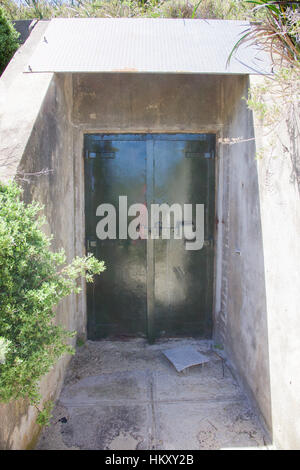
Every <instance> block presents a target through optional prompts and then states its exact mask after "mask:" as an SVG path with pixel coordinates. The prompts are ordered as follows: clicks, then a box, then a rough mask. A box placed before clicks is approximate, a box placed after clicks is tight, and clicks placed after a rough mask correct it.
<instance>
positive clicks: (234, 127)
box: [221, 77, 272, 430]
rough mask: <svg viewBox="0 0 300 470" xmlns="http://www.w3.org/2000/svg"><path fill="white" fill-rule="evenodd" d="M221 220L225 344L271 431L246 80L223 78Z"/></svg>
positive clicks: (256, 196) (262, 275)
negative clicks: (222, 195) (235, 141)
mask: <svg viewBox="0 0 300 470" xmlns="http://www.w3.org/2000/svg"><path fill="white" fill-rule="evenodd" d="M224 85H225V86H224V107H223V110H224V111H223V112H224V118H223V122H224V129H223V138H224V139H226V138H227V139H240V140H241V141H240V142H239V143H232V142H231V143H229V144H226V143H224V144H223V168H224V187H225V190H224V199H223V201H222V207H223V216H222V221H223V223H224V224H223V225H224V228H223V230H224V236H223V250H222V260H223V261H222V287H221V293H222V302H221V310H222V315H223V318H224V325H223V331H224V338H223V342H224V346H225V351H226V355H227V357H228V359H229V360H230V361H231V363H232V365H233V367H234V368H235V369H236V372H237V376H238V377H239V378H240V381H241V383H242V384H243V386H244V387H245V389H246V390H247V392H248V394H249V397H250V398H251V399H252V401H253V403H256V404H257V405H258V407H259V409H260V410H261V412H262V416H263V419H264V421H265V422H266V423H267V426H268V428H269V429H270V430H272V419H271V398H270V397H271V391H270V373H269V346H268V333H267V332H268V325H267V307H266V291H265V270H264V249H263V241H262V228H261V210H260V197H259V183H258V178H259V176H258V170H257V161H256V159H255V154H256V146H255V141H254V130H253V118H252V112H251V111H250V110H249V109H248V108H247V104H246V100H245V99H242V97H244V98H246V97H247V93H248V86H249V83H248V80H247V78H244V77H241V78H240V79H239V81H236V84H235V86H234V87H233V86H232V83H231V82H229V81H228V82H225V83H224Z"/></svg>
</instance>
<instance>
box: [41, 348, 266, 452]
mask: <svg viewBox="0 0 300 470" xmlns="http://www.w3.org/2000/svg"><path fill="white" fill-rule="evenodd" d="M181 344H182V345H186V344H191V345H193V346H195V347H196V348H197V349H198V350H199V351H200V352H203V353H206V354H208V356H209V357H210V359H211V361H210V362H209V363H207V364H206V365H204V366H196V367H193V368H190V369H189V370H188V371H187V372H186V373H181V374H179V373H177V372H176V370H175V369H174V367H173V366H172V365H171V364H170V362H169V361H168V360H167V359H166V357H165V356H164V355H163V354H162V350H164V349H166V348H172V347H174V345H176V346H179V345H181ZM265 439H266V438H265V436H264V432H263V430H262V428H261V427H260V425H259V423H258V421H257V418H256V417H255V415H254V414H253V412H252V411H251V409H250V407H249V403H248V402H247V400H246V398H245V396H244V395H243V393H242V392H241V390H240V388H239V387H238V386H237V384H236V382H235V380H234V379H233V377H232V375H231V373H230V371H229V370H228V369H227V367H226V366H225V376H224V377H223V372H222V363H221V360H220V359H219V358H218V357H217V356H216V355H215V353H213V351H212V350H211V349H210V342H209V341H194V340H169V341H166V342H160V343H158V344H156V345H152V346H150V345H148V344H147V343H146V342H145V341H144V340H131V341H129V342H109V341H101V342H90V341H88V342H87V343H86V344H85V345H84V346H83V347H81V348H78V350H77V355H76V356H75V357H74V358H73V359H72V362H71V366H70V368H69V370H68V373H67V376H66V380H65V385H64V388H63V390H62V393H61V395H60V398H59V400H58V402H57V405H56V408H55V410H54V415H53V419H52V424H51V426H50V427H49V428H45V429H44V431H43V433H42V436H41V438H40V440H39V443H38V445H37V449H68V448H69V449H112V450H122V449H125V450H126V449H128V450H131V449H221V448H232V447H236V448H241V447H242V448H249V449H251V448H265V447H266V442H265Z"/></svg>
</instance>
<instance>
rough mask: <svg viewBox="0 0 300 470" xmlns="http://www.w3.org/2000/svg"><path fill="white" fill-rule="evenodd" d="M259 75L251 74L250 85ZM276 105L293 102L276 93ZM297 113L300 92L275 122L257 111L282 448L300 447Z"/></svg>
mask: <svg viewBox="0 0 300 470" xmlns="http://www.w3.org/2000/svg"><path fill="white" fill-rule="evenodd" d="M261 80H262V79H261V77H251V81H250V83H251V86H254V85H256V84H257V83H258V82H260V81H261ZM294 98H296V97H294ZM295 102H296V99H295ZM294 104H295V103H294ZM276 105H277V106H282V107H283V109H286V110H288V109H289V108H290V105H289V102H285V101H283V102H280V100H278V97H277V98H276ZM299 116H300V113H299V96H298V103H297V105H296V108H295V110H294V114H293V113H289V112H288V111H287V112H286V114H285V113H283V119H282V121H281V123H280V125H279V126H277V127H276V128H274V127H273V126H272V125H270V126H267V125H266V123H264V122H260V121H259V119H258V117H257V116H254V117H255V121H254V124H255V127H254V131H255V140H256V145H257V148H258V150H259V151H261V150H262V151H263V157H262V158H261V159H259V160H258V161H257V168H258V175H259V195H260V206H261V229H262V240H263V250H264V251H263V253H264V278H265V293H266V306H267V324H268V330H267V339H266V337H261V338H260V343H261V344H262V343H263V342H266V341H268V345H269V371H270V401H271V409H272V429H273V439H274V442H275V443H276V444H277V446H278V447H281V448H283V449H300V400H299V397H300V369H299V364H300V334H299V333H300V315H299V306H300V269H299V259H300V192H299V191H300V136H299ZM297 121H298V122H297ZM250 354H251V352H250Z"/></svg>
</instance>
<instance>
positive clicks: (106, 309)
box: [84, 134, 215, 341]
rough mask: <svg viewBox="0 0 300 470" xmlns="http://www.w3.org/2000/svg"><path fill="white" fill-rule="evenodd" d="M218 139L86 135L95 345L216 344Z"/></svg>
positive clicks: (205, 136) (209, 136)
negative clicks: (176, 339) (109, 340)
mask: <svg viewBox="0 0 300 470" xmlns="http://www.w3.org/2000/svg"><path fill="white" fill-rule="evenodd" d="M214 153H215V135H213V134H176V135H175V134H137V135H133V134H130V135H124V134H121V135H107V134H106V135H99V134H89V135H85V139H84V155H85V218H86V246H87V251H88V252H90V253H93V254H94V255H95V256H96V257H97V258H99V259H101V260H104V261H105V264H106V266H107V270H106V271H105V272H104V273H103V274H102V275H101V277H100V278H99V279H97V280H96V281H95V283H94V284H92V285H88V286H87V309H88V337H89V339H93V340H97V339H101V338H105V337H118V336H123V335H128V336H147V337H148V339H149V340H150V341H153V340H154V339H155V338H158V337H162V336H197V337H203V338H210V337H211V329H212V303H213V265H214V213H215V209H214V200H215V195H214V193H215V159H214Z"/></svg>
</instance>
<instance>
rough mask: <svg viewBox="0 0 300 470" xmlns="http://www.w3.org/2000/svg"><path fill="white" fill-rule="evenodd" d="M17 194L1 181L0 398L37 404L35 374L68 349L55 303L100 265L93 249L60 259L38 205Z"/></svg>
mask: <svg viewBox="0 0 300 470" xmlns="http://www.w3.org/2000/svg"><path fill="white" fill-rule="evenodd" d="M20 196H21V189H20V188H19V187H18V186H17V185H16V184H15V183H10V184H9V185H3V184H1V183H0V401H2V402H8V401H10V400H12V399H18V398H20V397H23V398H28V399H29V400H30V402H31V403H32V404H34V405H37V404H38V403H39V401H40V395H39V392H38V384H39V380H40V378H41V377H42V376H43V375H44V374H46V373H47V372H48V371H49V370H50V368H51V367H52V366H53V365H54V364H55V362H56V361H57V360H58V358H59V357H60V356H62V355H63V354H64V353H72V352H73V348H72V347H71V346H70V340H69V338H70V337H71V336H73V333H71V332H69V331H66V330H65V329H64V328H62V327H61V326H59V325H56V324H55V322H54V317H55V311H54V307H55V306H56V305H57V304H58V302H59V301H60V300H61V299H63V298H64V297H66V296H68V295H69V294H71V293H72V292H75V293H77V292H79V291H80V287H79V286H78V279H79V278H80V276H85V278H86V280H87V282H92V281H93V275H94V274H100V273H101V272H102V271H103V270H104V269H105V266H104V263H103V262H100V261H98V260H96V259H95V258H94V257H93V256H92V255H88V256H86V257H83V258H75V259H74V260H73V261H72V263H71V264H69V265H65V260H66V257H65V254H64V252H63V250H61V251H60V252H58V253H54V252H53V251H51V250H50V244H51V239H50V238H49V237H48V236H46V235H45V234H44V233H43V232H42V230H41V227H42V225H43V223H44V218H42V217H39V216H38V213H39V211H40V210H41V206H40V205H39V204H37V203H31V204H28V205H26V204H25V203H24V202H22V201H21V199H20ZM46 411H47V410H46Z"/></svg>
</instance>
